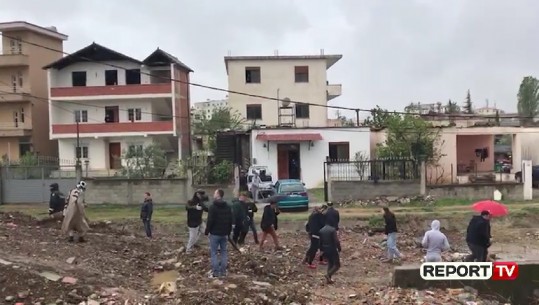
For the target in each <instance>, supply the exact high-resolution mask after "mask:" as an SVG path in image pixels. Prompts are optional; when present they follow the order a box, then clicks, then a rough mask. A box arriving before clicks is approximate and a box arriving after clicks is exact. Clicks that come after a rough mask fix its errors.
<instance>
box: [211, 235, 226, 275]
mask: <svg viewBox="0 0 539 305" xmlns="http://www.w3.org/2000/svg"><path fill="white" fill-rule="evenodd" d="M227 245H228V237H227V236H217V235H211V234H210V256H211V271H212V273H213V276H217V277H220V276H225V275H226V269H227V267H228V253H227V248H226V247H227ZM217 251H219V252H220V255H219V257H218V254H217Z"/></svg>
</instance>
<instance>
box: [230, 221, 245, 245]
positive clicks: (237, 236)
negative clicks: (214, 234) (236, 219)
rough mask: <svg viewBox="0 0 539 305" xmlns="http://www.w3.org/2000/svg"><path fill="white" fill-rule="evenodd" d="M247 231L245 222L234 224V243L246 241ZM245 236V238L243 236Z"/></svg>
mask: <svg viewBox="0 0 539 305" xmlns="http://www.w3.org/2000/svg"><path fill="white" fill-rule="evenodd" d="M245 231H246V228H245V226H244V224H243V223H237V224H236V225H235V226H234V230H232V241H233V242H234V243H236V244H237V243H239V244H243V242H244V241H245V234H244V233H243V232H245ZM242 236H243V238H242Z"/></svg>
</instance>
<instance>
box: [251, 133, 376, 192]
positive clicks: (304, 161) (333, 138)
mask: <svg viewBox="0 0 539 305" xmlns="http://www.w3.org/2000/svg"><path fill="white" fill-rule="evenodd" d="M259 133H266V134H291V133H319V134H321V135H322V138H323V139H322V140H321V141H314V142H313V143H314V146H313V147H309V142H301V143H300V167H301V178H302V180H303V182H304V183H305V186H306V187H307V188H315V187H323V185H324V168H323V166H324V162H325V161H326V156H328V155H329V143H330V142H348V143H349V145H350V158H353V157H354V154H355V153H356V152H359V151H361V152H363V153H364V154H365V156H366V157H367V158H370V130H369V128H320V129H315V128H309V129H260V130H253V131H252V133H251V157H252V158H256V161H257V165H266V166H268V169H269V170H270V172H271V174H272V177H273V179H274V181H275V180H277V177H278V165H277V144H281V143H285V142H269V150H268V148H266V147H264V144H267V142H266V141H260V140H257V139H256V136H257V135H258V134H259ZM289 143H294V142H289ZM296 143H297V142H296Z"/></svg>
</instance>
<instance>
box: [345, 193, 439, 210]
mask: <svg viewBox="0 0 539 305" xmlns="http://www.w3.org/2000/svg"><path fill="white" fill-rule="evenodd" d="M435 201H436V199H435V198H434V197H433V196H431V195H426V196H412V197H408V196H403V197H398V196H381V197H376V198H374V199H365V200H343V201H340V202H337V203H336V205H337V206H339V207H374V206H387V205H395V204H396V205H407V204H410V203H416V204H417V203H420V204H424V205H426V206H430V205H432V204H434V203H435Z"/></svg>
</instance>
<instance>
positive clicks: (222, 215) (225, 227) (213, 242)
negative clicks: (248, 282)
mask: <svg viewBox="0 0 539 305" xmlns="http://www.w3.org/2000/svg"><path fill="white" fill-rule="evenodd" d="M223 196H224V192H223V190H221V189H218V190H216V191H215V193H214V194H213V198H214V201H213V204H212V205H211V206H210V208H209V211H208V224H207V226H206V232H205V234H206V235H208V234H209V235H210V255H211V269H212V275H211V276H210V277H224V276H226V272H227V268H228V251H227V243H228V236H229V235H230V232H231V231H232V223H233V221H234V216H233V215H232V208H231V207H230V206H229V205H228V203H227V202H226V201H224V200H223ZM218 252H219V256H218V254H217V253H218Z"/></svg>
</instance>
